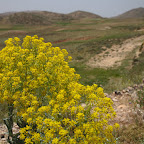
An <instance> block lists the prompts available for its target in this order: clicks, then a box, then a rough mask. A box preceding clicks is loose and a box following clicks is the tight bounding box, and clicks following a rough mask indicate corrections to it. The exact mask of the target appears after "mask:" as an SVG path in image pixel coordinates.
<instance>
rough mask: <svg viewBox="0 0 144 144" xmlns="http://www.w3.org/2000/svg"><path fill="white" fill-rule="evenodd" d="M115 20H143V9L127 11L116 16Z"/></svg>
mask: <svg viewBox="0 0 144 144" xmlns="http://www.w3.org/2000/svg"><path fill="white" fill-rule="evenodd" d="M115 18H121V19H126V18H144V8H142V7H140V8H136V9H132V10H129V11H127V12H125V13H123V14H121V15H118V16H116V17H115Z"/></svg>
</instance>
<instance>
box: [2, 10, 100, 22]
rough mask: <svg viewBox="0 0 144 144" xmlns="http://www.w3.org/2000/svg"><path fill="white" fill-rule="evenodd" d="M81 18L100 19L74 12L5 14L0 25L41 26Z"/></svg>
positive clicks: (82, 12)
mask: <svg viewBox="0 0 144 144" xmlns="http://www.w3.org/2000/svg"><path fill="white" fill-rule="evenodd" d="M81 18H101V17H100V16H98V15H96V14H93V13H90V12H84V11H76V12H73V13H69V14H60V13H54V12H48V11H25V12H7V13H2V14H0V23H2V24H28V25H29V24H30V25H41V24H42V25H43V24H51V23H55V22H59V21H69V20H73V19H81Z"/></svg>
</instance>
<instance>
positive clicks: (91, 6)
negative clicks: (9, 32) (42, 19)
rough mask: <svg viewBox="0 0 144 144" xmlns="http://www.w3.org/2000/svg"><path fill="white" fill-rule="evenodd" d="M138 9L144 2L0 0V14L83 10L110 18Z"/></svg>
mask: <svg viewBox="0 0 144 144" xmlns="http://www.w3.org/2000/svg"><path fill="white" fill-rule="evenodd" d="M138 7H144V0H0V13H2V12H10V11H26V10H45V11H52V12H59V13H70V12H73V11H76V10H84V11H88V12H92V13H95V14H98V15H101V16H103V17H111V16H116V15H118V14H121V13H123V12H126V11H128V10H130V9H133V8H138Z"/></svg>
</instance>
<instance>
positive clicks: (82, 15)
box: [68, 11, 102, 19]
mask: <svg viewBox="0 0 144 144" xmlns="http://www.w3.org/2000/svg"><path fill="white" fill-rule="evenodd" d="M68 15H69V16H71V17H72V18H73V19H81V18H102V17H101V16H99V15H96V14H93V13H90V12H85V11H75V12H72V13H69V14H68Z"/></svg>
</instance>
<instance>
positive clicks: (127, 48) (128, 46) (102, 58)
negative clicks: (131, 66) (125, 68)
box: [87, 35, 144, 68]
mask: <svg viewBox="0 0 144 144" xmlns="http://www.w3.org/2000/svg"><path fill="white" fill-rule="evenodd" d="M143 40H144V35H142V36H139V37H137V38H131V39H127V40H125V41H124V42H123V43H122V44H120V45H113V46H112V47H111V48H105V49H106V50H105V51H103V52H102V53H100V54H97V55H95V56H94V57H91V58H90V59H89V61H88V62H87V65H88V66H91V67H94V68H95V67H101V68H110V67H115V66H120V65H121V63H122V60H124V59H126V58H127V57H128V56H129V54H130V53H131V52H132V51H133V50H136V49H137V48H138V47H140V46H141V45H142V42H143ZM136 53H137V55H139V50H138V49H137V52H136Z"/></svg>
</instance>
